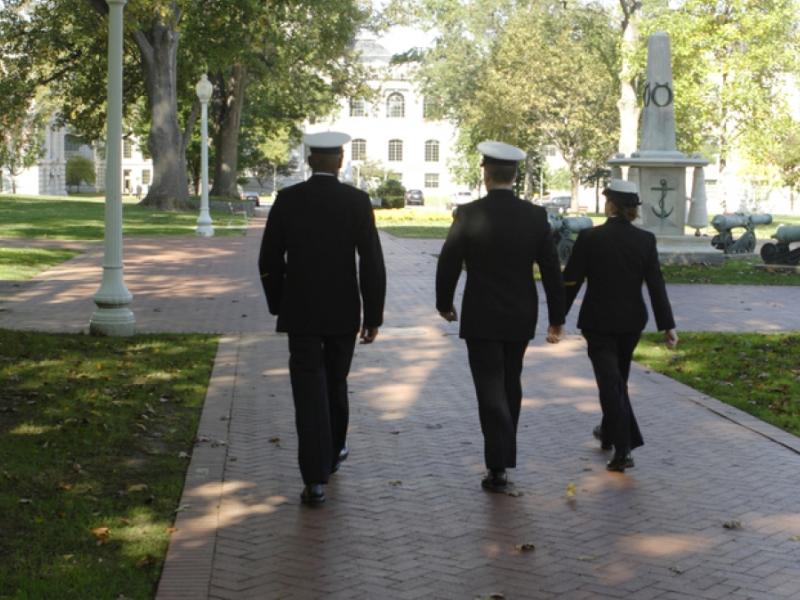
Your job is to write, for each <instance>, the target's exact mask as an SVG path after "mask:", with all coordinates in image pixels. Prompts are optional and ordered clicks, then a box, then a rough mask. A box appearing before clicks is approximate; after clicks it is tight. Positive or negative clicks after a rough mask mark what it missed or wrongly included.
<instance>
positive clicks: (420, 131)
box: [295, 40, 465, 204]
mask: <svg viewBox="0 0 800 600" xmlns="http://www.w3.org/2000/svg"><path fill="white" fill-rule="evenodd" d="M358 49H359V51H360V52H361V60H362V62H363V63H364V64H365V65H366V66H367V67H368V68H371V69H373V70H374V72H375V73H376V77H375V78H374V79H372V80H371V81H370V86H371V87H372V88H373V89H374V90H375V91H376V95H375V97H374V99H372V100H371V101H366V100H363V99H360V98H350V99H344V100H342V101H341V102H340V103H339V107H338V110H337V111H335V112H334V113H333V114H332V115H331V116H330V117H329V118H328V119H324V120H318V121H316V122H314V123H306V124H305V125H304V127H303V131H304V133H318V132H322V131H342V132H345V133H347V134H348V135H350V136H351V138H352V140H351V141H350V143H348V144H347V145H346V146H345V148H344V164H343V166H342V179H343V180H344V181H348V182H352V183H353V184H354V185H356V186H359V187H363V186H362V185H361V184H362V182H361V181H360V176H359V168H360V166H361V165H363V164H364V162H365V161H370V162H371V163H372V162H374V163H380V165H381V166H382V167H384V168H386V169H388V170H390V171H394V172H395V173H398V174H399V175H400V180H401V182H402V184H403V186H404V187H405V188H406V189H407V190H422V192H423V194H424V196H425V199H426V204H428V202H427V201H428V200H429V199H433V198H436V197H438V198H439V199H442V198H444V197H450V195H452V194H453V193H454V192H456V191H459V190H463V189H465V188H464V186H463V185H459V184H457V183H456V182H455V181H454V180H453V178H452V176H451V174H450V170H449V168H448V167H449V165H448V163H449V161H450V160H451V159H452V156H453V153H454V150H453V145H454V143H455V137H456V128H455V126H454V125H453V124H452V123H450V122H448V121H441V120H434V119H432V118H429V116H428V115H429V111H430V108H431V105H430V104H429V103H428V99H427V98H425V97H424V96H422V94H420V93H419V91H418V90H417V88H416V86H415V84H414V82H413V81H412V78H411V74H410V72H409V69H410V67H408V66H407V65H391V64H390V59H391V57H392V55H391V53H390V52H388V51H387V50H386V49H385V48H383V47H382V46H380V45H379V44H378V43H376V42H374V41H369V40H362V41H360V42H359V43H358ZM295 152H296V153H297V154H296V155H297V158H298V161H297V162H298V165H300V167H299V168H300V173H298V177H300V178H303V179H304V178H306V177H307V176H308V175H309V168H308V164H307V163H306V162H305V160H304V157H305V156H306V154H307V150H306V149H305V148H302V147H300V148H298V149H296V150H295Z"/></svg>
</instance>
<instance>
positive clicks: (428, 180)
mask: <svg viewBox="0 0 800 600" xmlns="http://www.w3.org/2000/svg"><path fill="white" fill-rule="evenodd" d="M425 187H426V188H438V187H439V174H438V173H425Z"/></svg>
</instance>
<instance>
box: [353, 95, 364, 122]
mask: <svg viewBox="0 0 800 600" xmlns="http://www.w3.org/2000/svg"><path fill="white" fill-rule="evenodd" d="M350 116H351V117H366V116H367V104H366V103H365V102H364V100H362V99H358V98H351V99H350Z"/></svg>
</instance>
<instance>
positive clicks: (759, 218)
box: [750, 214, 772, 225]
mask: <svg viewBox="0 0 800 600" xmlns="http://www.w3.org/2000/svg"><path fill="white" fill-rule="evenodd" d="M750 222H751V223H752V224H753V225H771V224H772V215H769V214H757V215H750Z"/></svg>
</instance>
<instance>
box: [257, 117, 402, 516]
mask: <svg viewBox="0 0 800 600" xmlns="http://www.w3.org/2000/svg"><path fill="white" fill-rule="evenodd" d="M349 140H350V136H348V135H347V134H344V133H337V132H326V133H317V134H309V135H306V136H304V138H303V142H304V143H305V145H306V146H307V147H309V148H310V155H309V157H308V164H309V165H310V166H311V169H312V171H313V174H312V176H311V178H309V179H308V181H305V182H302V183H299V184H297V185H293V186H291V187H287V188H284V189H282V190H281V191H280V192H278V195H277V197H276V198H275V203H274V204H273V206H272V209H271V210H270V212H269V218H268V219H267V225H266V229H265V231H264V237H263V240H262V243H261V253H260V255H259V261H258V266H259V272H260V274H261V282H262V284H263V286H264V292H265V294H266V297H267V304H268V306H269V311H270V313H272V314H273V315H278V322H277V330H278V331H282V332H286V333H288V334H289V374H290V378H291V385H292V396H293V398H294V406H295V424H296V427H297V435H298V442H299V462H300V473H301V475H302V477H303V483H304V484H305V488H304V489H303V493H302V494H301V500H302V502H303V503H305V504H312V505H313V504H320V503H322V502H324V501H325V492H324V488H323V485H324V484H326V483H327V482H328V477H329V476H330V475H331V474H332V473H334V472H336V471H337V470H338V468H339V465H340V463H341V462H342V461H343V460H344V459H345V458H347V455H348V449H347V445H346V438H347V425H348V415H349V406H348V398H347V375H348V373H349V372H350V362H351V360H352V357H353V351H354V347H355V342H356V336H357V335H358V332H359V327H360V328H361V342H362V343H364V344H370V343H372V342H373V341H374V340H375V337H376V336H377V335H378V328H379V327H380V325H381V324H382V323H383V305H384V297H385V294H386V271H385V267H384V262H383V253H382V251H381V244H380V239H379V238H378V232H377V229H376V228H375V218H374V215H373V213H372V205H371V204H370V201H369V196H368V195H367V194H366V193H364V192H362V191H361V190H357V189H356V188H354V187H351V186H349V185H345V184H343V183H340V182H339V180H338V176H337V175H338V172H339V169H340V168H341V166H342V159H343V149H342V146H343V145H344V144H345V143H347V142H348V141H349ZM356 253H358V270H356ZM362 301H363V321H362V319H361V308H362V306H361V302H362Z"/></svg>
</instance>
